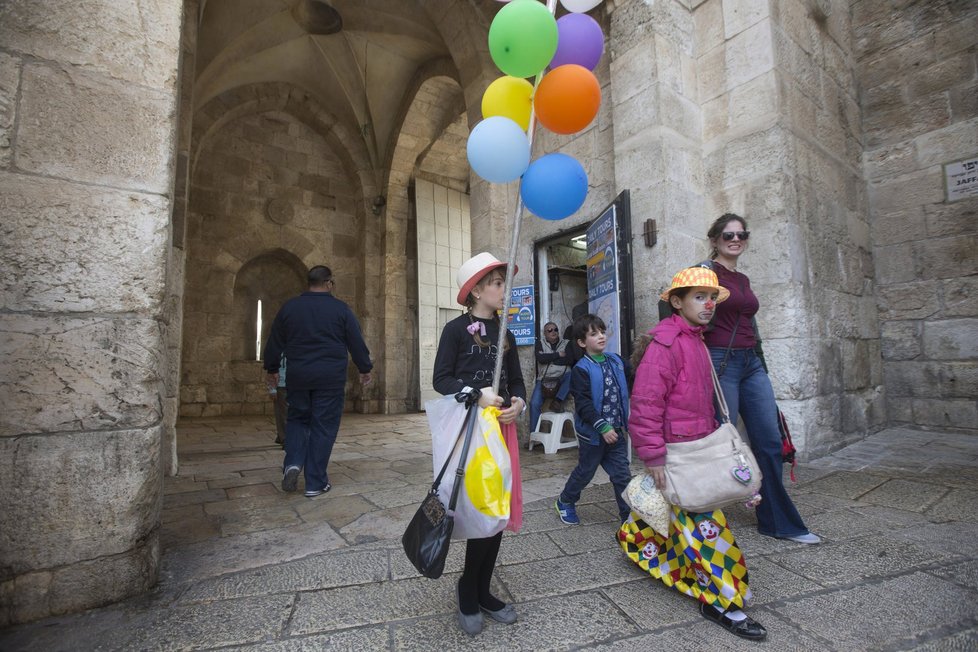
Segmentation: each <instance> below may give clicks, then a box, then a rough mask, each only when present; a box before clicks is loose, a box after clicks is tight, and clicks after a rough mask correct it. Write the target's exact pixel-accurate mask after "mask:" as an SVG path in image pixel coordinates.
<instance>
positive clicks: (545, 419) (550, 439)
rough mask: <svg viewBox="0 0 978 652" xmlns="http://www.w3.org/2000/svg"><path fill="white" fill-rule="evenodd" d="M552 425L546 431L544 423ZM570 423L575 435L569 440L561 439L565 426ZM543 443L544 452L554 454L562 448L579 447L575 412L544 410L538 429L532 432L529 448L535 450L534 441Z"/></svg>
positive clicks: (538, 421) (538, 422)
mask: <svg viewBox="0 0 978 652" xmlns="http://www.w3.org/2000/svg"><path fill="white" fill-rule="evenodd" d="M545 423H546V424H549V425H550V427H549V428H548V429H547V430H546V431H544V430H543V424H545ZM568 423H569V424H570V427H571V433H572V434H573V435H574V436H573V438H572V439H571V440H569V441H561V440H560V436H561V435H562V434H563V432H564V426H566V425H567V424H568ZM534 442H539V443H541V444H543V452H544V453H545V454H546V455H553V454H554V453H556V452H557V451H559V450H560V449H561V448H577V431H576V430H575V429H574V413H573V412H544V413H543V414H541V415H540V418H539V419H538V420H537V427H536V430H534V431H533V432H531V433H530V442H529V449H530V450H533V443H534Z"/></svg>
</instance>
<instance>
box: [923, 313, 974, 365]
mask: <svg viewBox="0 0 978 652" xmlns="http://www.w3.org/2000/svg"><path fill="white" fill-rule="evenodd" d="M921 341H922V343H923V349H924V354H925V355H926V357H928V358H929V359H931V360H976V359H978V319H948V320H945V321H928V322H924V327H923V336H922V338H921Z"/></svg>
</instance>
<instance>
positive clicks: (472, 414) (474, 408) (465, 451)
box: [448, 404, 479, 512]
mask: <svg viewBox="0 0 978 652" xmlns="http://www.w3.org/2000/svg"><path fill="white" fill-rule="evenodd" d="M478 411H479V407H478V405H475V404H473V405H471V406H470V407H469V414H468V421H467V424H468V425H467V426H466V428H465V442H464V443H463V444H462V454H461V456H459V458H458V469H456V470H455V486H454V487H452V498H451V500H449V501H448V511H450V512H454V511H455V503H456V502H458V492H459V490H460V489H461V488H462V482H463V477H464V476H465V458H466V457H468V455H469V444H471V443H472V431H473V430H475V422H476V420H477V419H476V413H477V412H478ZM449 457H450V456H449Z"/></svg>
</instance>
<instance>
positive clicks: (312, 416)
mask: <svg viewBox="0 0 978 652" xmlns="http://www.w3.org/2000/svg"><path fill="white" fill-rule="evenodd" d="M342 415H343V388H340V389H290V390H289V420H288V422H287V423H286V425H285V465H284V468H283V471H284V470H285V469H288V468H289V467H290V466H298V467H299V468H301V469H303V471H304V474H305V478H306V491H318V490H320V489H325V488H326V484H327V483H328V481H329V476H328V475H327V473H326V465H327V464H329V456H330V453H332V452H333V444H334V443H335V442H336V433H337V432H339V429H340V417H341V416H342Z"/></svg>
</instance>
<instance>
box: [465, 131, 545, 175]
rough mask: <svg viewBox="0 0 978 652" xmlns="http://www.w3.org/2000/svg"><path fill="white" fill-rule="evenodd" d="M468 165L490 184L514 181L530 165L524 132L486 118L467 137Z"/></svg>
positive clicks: (528, 146)
mask: <svg viewBox="0 0 978 652" xmlns="http://www.w3.org/2000/svg"><path fill="white" fill-rule="evenodd" d="M465 151H466V154H467V155H468V158H469V165H471V166H472V169H473V170H475V173H476V174H478V175H479V176H480V177H482V178H483V179H485V180H486V181H489V182H490V183H509V182H510V181H516V180H517V179H519V178H520V175H522V174H523V173H524V172H525V171H526V166H527V165H529V164H530V141H529V140H527V137H526V134H525V133H524V132H523V129H522V128H521V127H520V126H519V125H518V124H516V123H515V122H513V121H512V120H510V119H509V118H504V117H503V116H501V115H497V116H492V117H491V118H486V119H485V120H483V121H482V122H480V123H479V124H477V125H476V126H475V128H474V129H472V131H471V133H469V141H468V145H467V146H466V148H465Z"/></svg>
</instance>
